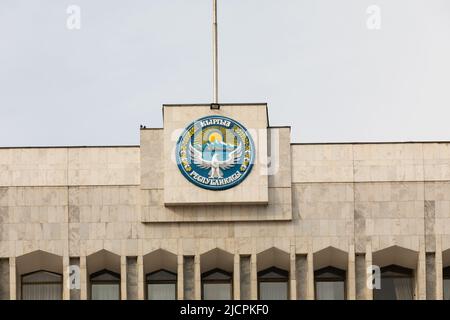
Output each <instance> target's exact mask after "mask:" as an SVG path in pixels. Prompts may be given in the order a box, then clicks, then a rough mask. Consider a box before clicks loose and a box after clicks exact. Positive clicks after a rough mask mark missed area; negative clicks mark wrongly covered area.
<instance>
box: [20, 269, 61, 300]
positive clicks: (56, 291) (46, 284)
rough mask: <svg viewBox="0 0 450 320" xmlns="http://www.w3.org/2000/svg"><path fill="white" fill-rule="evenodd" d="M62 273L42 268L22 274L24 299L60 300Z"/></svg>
mask: <svg viewBox="0 0 450 320" xmlns="http://www.w3.org/2000/svg"><path fill="white" fill-rule="evenodd" d="M61 298H62V275H61V274H58V273H54V272H50V271H45V270H40V271H35V272H31V273H27V274H24V275H22V300H60V299H61Z"/></svg>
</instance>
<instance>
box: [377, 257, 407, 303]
mask: <svg viewBox="0 0 450 320" xmlns="http://www.w3.org/2000/svg"><path fill="white" fill-rule="evenodd" d="M413 297H414V284H413V270H412V269H408V268H404V267H400V266H397V265H390V266H387V267H383V268H381V288H380V289H373V298H374V300H412V299H413Z"/></svg>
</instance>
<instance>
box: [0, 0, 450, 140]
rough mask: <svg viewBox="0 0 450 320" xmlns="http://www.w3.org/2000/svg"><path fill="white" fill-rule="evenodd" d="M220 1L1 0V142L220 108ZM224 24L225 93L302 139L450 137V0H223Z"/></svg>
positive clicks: (135, 129) (76, 136)
mask: <svg viewBox="0 0 450 320" xmlns="http://www.w3.org/2000/svg"><path fill="white" fill-rule="evenodd" d="M211 4H212V1H211V0H126V1H125V0H120V1H119V0H71V1H66V0H40V1H36V0H1V1H0V146H39V145H48V146H51V145H124V144H139V125H140V124H144V125H146V126H147V127H161V126H162V113H161V106H162V104H164V103H209V102H211V100H212V79H211V78H212V61H211V60H212V59H211V26H210V24H211ZM69 5H78V6H79V7H80V8H81V29H80V30H69V29H68V28H67V26H66V22H67V18H68V17H69V15H68V14H67V12H66V10H67V7H68V6H69ZM370 5H377V6H378V7H379V8H380V9H381V25H380V26H381V28H380V29H378V30H372V29H369V28H368V27H367V19H368V18H369V16H370V14H367V13H366V10H367V8H368V7H369V6H370ZM371 21H373V20H371ZM219 32H220V34H219V37H220V44H219V46H220V52H219V54H220V91H221V92H220V101H221V102H234V103H235V102H267V103H268V105H269V115H270V124H271V125H290V126H292V141H293V142H347V141H410V140H450V1H448V0H379V1H375V0H373V1H366V0H219Z"/></svg>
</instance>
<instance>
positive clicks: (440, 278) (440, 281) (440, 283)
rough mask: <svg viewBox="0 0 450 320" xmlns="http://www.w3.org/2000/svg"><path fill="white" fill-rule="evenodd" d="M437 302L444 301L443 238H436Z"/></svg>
mask: <svg viewBox="0 0 450 320" xmlns="http://www.w3.org/2000/svg"><path fill="white" fill-rule="evenodd" d="M435 258H436V300H443V299H444V275H443V268H444V266H443V264H442V242H441V236H436V257H435Z"/></svg>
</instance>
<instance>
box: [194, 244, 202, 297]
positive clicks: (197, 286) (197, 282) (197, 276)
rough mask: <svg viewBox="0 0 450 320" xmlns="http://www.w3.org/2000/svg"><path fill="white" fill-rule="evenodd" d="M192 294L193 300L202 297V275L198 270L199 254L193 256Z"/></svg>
mask: <svg viewBox="0 0 450 320" xmlns="http://www.w3.org/2000/svg"><path fill="white" fill-rule="evenodd" d="M194 294H195V300H201V299H202V275H201V270H200V255H199V254H198V253H197V254H195V257H194Z"/></svg>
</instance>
